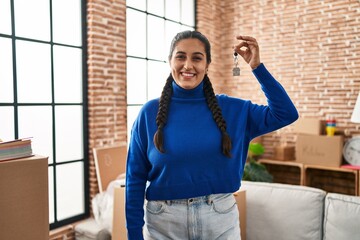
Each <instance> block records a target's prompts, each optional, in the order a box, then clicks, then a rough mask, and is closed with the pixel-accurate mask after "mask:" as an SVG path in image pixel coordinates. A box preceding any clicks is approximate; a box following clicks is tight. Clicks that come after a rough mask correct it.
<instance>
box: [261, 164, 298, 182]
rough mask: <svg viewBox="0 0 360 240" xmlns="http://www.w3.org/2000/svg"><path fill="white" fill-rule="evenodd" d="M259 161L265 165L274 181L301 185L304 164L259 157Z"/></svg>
mask: <svg viewBox="0 0 360 240" xmlns="http://www.w3.org/2000/svg"><path fill="white" fill-rule="evenodd" d="M259 162H260V163H262V164H264V165H265V167H266V169H267V170H268V171H269V173H270V174H271V175H273V177H274V182H276V183H286V184H293V185H303V183H304V166H303V164H302V163H297V162H293V161H279V160H272V159H259Z"/></svg>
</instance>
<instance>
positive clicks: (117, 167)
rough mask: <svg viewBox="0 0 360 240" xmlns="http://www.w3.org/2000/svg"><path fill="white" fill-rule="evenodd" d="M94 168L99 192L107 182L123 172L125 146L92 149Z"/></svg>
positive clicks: (106, 185) (124, 166)
mask: <svg viewBox="0 0 360 240" xmlns="http://www.w3.org/2000/svg"><path fill="white" fill-rule="evenodd" d="M93 153H94V161H95V170H96V176H97V181H98V185H99V192H100V193H101V192H103V191H105V190H106V188H107V187H108V185H109V183H110V182H111V181H113V180H115V179H117V178H118V177H119V176H120V175H121V174H123V173H125V169H126V157H127V146H120V145H115V146H107V147H98V148H94V149H93Z"/></svg>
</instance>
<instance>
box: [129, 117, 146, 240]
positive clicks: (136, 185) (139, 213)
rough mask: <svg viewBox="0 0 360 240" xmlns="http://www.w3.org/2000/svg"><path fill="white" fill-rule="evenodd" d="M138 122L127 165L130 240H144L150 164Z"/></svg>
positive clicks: (132, 137)
mask: <svg viewBox="0 0 360 240" xmlns="http://www.w3.org/2000/svg"><path fill="white" fill-rule="evenodd" d="M138 127H139V126H138V122H135V124H134V127H133V129H132V134H131V139H130V143H129V151H128V157H127V165H126V187H125V190H126V201H125V210H126V227H127V230H128V239H129V240H141V239H143V233H142V228H143V225H144V208H143V207H144V199H145V188H146V182H147V173H148V169H149V162H148V160H147V156H146V150H145V149H146V148H144V146H143V145H142V142H141V138H140V136H139V134H138V132H139V131H138V129H137V128H138Z"/></svg>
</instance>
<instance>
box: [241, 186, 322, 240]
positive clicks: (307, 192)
mask: <svg viewBox="0 0 360 240" xmlns="http://www.w3.org/2000/svg"><path fill="white" fill-rule="evenodd" d="M241 189H245V190H246V239H247V240H274V239H276V240H310V239H311V240H320V239H322V227H323V210H324V201H325V196H326V192H325V191H323V190H320V189H316V188H311V187H306V186H298V185H288V184H279V183H260V182H249V181H243V182H242V186H241Z"/></svg>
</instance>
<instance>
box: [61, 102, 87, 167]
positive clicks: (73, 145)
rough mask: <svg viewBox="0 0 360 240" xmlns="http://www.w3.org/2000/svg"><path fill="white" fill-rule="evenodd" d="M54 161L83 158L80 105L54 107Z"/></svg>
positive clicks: (81, 112)
mask: <svg viewBox="0 0 360 240" xmlns="http://www.w3.org/2000/svg"><path fill="white" fill-rule="evenodd" d="M55 122H56V126H55V128H56V129H55V134H56V140H55V141H56V162H63V161H69V160H77V159H83V158H84V153H83V138H82V137H83V131H82V129H83V111H82V106H56V107H55Z"/></svg>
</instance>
